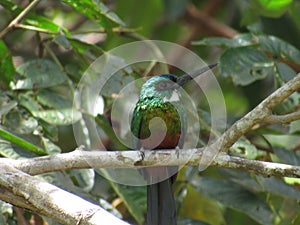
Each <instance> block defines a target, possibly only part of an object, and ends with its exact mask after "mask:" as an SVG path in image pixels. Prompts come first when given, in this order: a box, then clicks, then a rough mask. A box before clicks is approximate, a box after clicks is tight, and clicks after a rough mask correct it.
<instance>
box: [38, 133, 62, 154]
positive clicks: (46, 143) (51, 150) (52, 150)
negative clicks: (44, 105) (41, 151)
mask: <svg viewBox="0 0 300 225" xmlns="http://www.w3.org/2000/svg"><path fill="white" fill-rule="evenodd" d="M41 139H42V145H43V147H44V148H45V149H46V151H47V153H48V154H49V155H55V154H58V153H61V149H60V147H58V146H57V145H56V144H54V143H53V142H52V141H50V140H49V139H48V138H45V137H41Z"/></svg>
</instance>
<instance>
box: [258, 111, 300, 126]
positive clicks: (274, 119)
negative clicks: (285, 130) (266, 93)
mask: <svg viewBox="0 0 300 225" xmlns="http://www.w3.org/2000/svg"><path fill="white" fill-rule="evenodd" d="M296 120H300V111H297V112H293V113H289V114H285V115H270V116H268V117H266V118H265V119H264V122H265V123H268V124H284V123H290V122H293V121H296Z"/></svg>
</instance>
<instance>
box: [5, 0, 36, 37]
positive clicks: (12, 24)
mask: <svg viewBox="0 0 300 225" xmlns="http://www.w3.org/2000/svg"><path fill="white" fill-rule="evenodd" d="M39 2H40V0H33V1H32V2H30V3H29V4H28V5H27V6H26V8H25V9H24V10H23V11H22V12H21V13H20V14H19V15H18V16H17V17H16V18H15V19H13V20H12V21H11V22H10V23H9V24H8V25H7V27H5V28H4V29H3V30H2V31H1V32H0V39H1V38H3V37H4V36H5V35H6V34H7V33H8V32H10V31H11V30H12V29H13V28H14V27H15V26H16V25H17V24H18V23H19V22H20V21H21V20H22V19H23V18H24V17H25V16H26V15H27V14H28V13H29V12H30V10H31V9H32V8H34V7H35V6H36V5H37V4H38V3H39Z"/></svg>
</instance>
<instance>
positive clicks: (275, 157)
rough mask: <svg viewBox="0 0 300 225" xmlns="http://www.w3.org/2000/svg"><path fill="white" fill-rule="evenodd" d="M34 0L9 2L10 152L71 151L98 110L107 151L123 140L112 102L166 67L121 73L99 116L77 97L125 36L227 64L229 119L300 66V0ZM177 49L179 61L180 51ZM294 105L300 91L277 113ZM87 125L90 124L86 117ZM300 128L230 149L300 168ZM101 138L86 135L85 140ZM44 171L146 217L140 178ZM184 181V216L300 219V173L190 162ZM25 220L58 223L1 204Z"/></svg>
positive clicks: (257, 136)
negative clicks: (78, 131)
mask: <svg viewBox="0 0 300 225" xmlns="http://www.w3.org/2000/svg"><path fill="white" fill-rule="evenodd" d="M36 3H38V4H36ZM29 4H30V2H29V1H21V0H19V1H18V0H0V30H1V31H0V90H1V92H0V123H1V124H0V155H1V157H8V158H14V159H20V158H29V157H36V156H39V155H49V154H56V153H60V152H68V151H72V150H74V149H75V148H76V147H77V143H76V142H75V139H74V135H73V130H72V124H74V123H78V121H81V120H83V119H84V118H85V117H86V116H88V117H92V118H95V119H96V121H97V125H98V129H99V132H100V133H101V134H102V135H101V137H103V139H102V143H104V144H105V147H106V148H107V149H111V150H113V149H123V148H124V146H122V144H121V143H120V142H119V141H118V140H117V138H116V136H115V134H114V132H113V130H112V129H111V127H110V125H111V123H113V122H114V118H112V117H111V116H110V108H111V106H112V103H113V100H114V99H115V98H116V97H117V96H118V91H119V90H120V88H121V87H122V85H124V84H126V83H128V82H130V81H132V80H133V79H135V78H139V77H141V76H144V75H148V76H149V75H150V76H151V75H155V74H156V73H158V72H159V71H162V70H163V69H162V67H163V66H160V65H156V66H154V67H150V66H149V65H141V66H139V65H134V66H131V67H130V68H128V69H127V70H124V71H120V72H119V73H118V74H117V75H116V76H114V77H113V79H112V80H110V81H109V82H108V84H107V85H108V86H107V90H109V91H110V92H106V94H105V93H104V94H102V96H101V97H102V98H101V100H102V101H103V104H104V108H103V109H102V108H101V109H99V111H97V112H95V115H87V114H86V113H85V112H83V111H82V110H81V109H80V108H77V107H76V106H74V104H73V98H74V95H75V94H76V88H78V83H79V81H80V79H81V77H82V75H83V73H84V71H85V70H86V69H87V68H88V66H89V65H90V63H91V62H93V61H94V60H95V59H96V58H98V57H99V56H101V55H103V54H104V53H105V52H106V51H108V50H110V49H112V48H114V47H117V46H119V45H121V44H124V43H129V42H132V41H136V40H144V39H158V40H164V41H170V42H175V43H178V44H180V45H182V46H184V47H187V48H189V49H191V50H192V51H194V52H195V53H196V54H197V55H199V56H200V57H201V58H202V59H204V60H205V61H206V62H208V63H213V62H216V61H219V62H220V66H219V69H218V71H217V72H216V76H217V79H218V80H219V83H220V85H221V88H222V90H223V94H224V97H225V101H226V107H227V117H228V126H230V125H231V124H232V123H233V122H234V121H236V120H237V119H238V118H241V117H242V116H243V115H245V113H246V112H248V111H249V110H251V109H252V108H253V107H255V106H256V105H257V104H258V103H259V102H260V101H262V100H263V99H264V98H265V97H267V96H268V95H269V94H270V93H271V92H272V91H274V90H275V89H277V88H278V87H280V86H281V85H283V84H284V83H285V82H286V81H288V80H290V79H291V78H292V77H294V76H295V74H296V73H298V72H299V71H300V51H299V49H300V42H299V39H300V1H299V0H281V1H278V0H253V1H249V0H239V1H238V0H234V1H229V0H201V1H192V0H175V1H171V0H152V1H139V0H127V1H115V0H107V1H99V0H82V1H75V0H62V1H51V0H41V1H32V2H31V4H32V5H31V6H29V7H28V5H29ZM24 9H25V10H24ZM24 11H25V12H26V13H25V14H24V15H23V16H20V15H21V12H24ZM16 18H17V19H18V20H15V19H16ZM177 57H178V59H179V60H180V53H178V56H177ZM118 62H122V59H116V63H118ZM149 68H150V69H149ZM169 70H170V71H171V72H174V71H175V72H176V70H174V68H169ZM188 89H189V91H190V92H191V91H192V90H191V89H192V88H189V87H188ZM297 110H299V93H295V94H293V95H292V96H291V97H290V98H289V99H287V101H285V102H284V103H283V104H281V105H280V106H278V107H277V108H276V110H275V112H276V113H278V114H284V113H289V112H294V111H297ZM207 111H208V109H207V107H206V106H205V104H204V105H201V104H199V114H200V115H201V118H202V120H203V124H201V143H205V142H206V141H207V140H206V138H207V136H208V135H207V134H208V132H209V131H210V130H209V126H208V125H209V123H210V117H209V113H208V112H207ZM81 126H82V127H81V128H82V130H84V129H85V128H86V127H85V126H87V125H86V124H81ZM299 135H300V123H299V121H295V122H292V123H291V124H282V125H271V126H267V125H262V126H258V127H255V128H254V129H253V130H251V132H249V133H248V134H246V135H245V136H244V137H243V138H241V139H240V140H239V141H238V142H237V143H235V144H234V146H233V147H232V148H231V150H230V153H231V154H233V155H238V156H241V157H247V158H250V159H257V160H265V161H273V162H282V163H287V164H291V165H298V166H299V165H300V138H299ZM92 138H93V137H92V135H91V134H90V135H84V134H82V139H83V143H84V144H85V146H86V147H87V148H89V147H91V146H90V143H91V140H90V139H92ZM95 146H96V147H97V145H95ZM95 146H94V147H95ZM199 146H200V145H199ZM40 177H41V178H43V179H45V180H48V181H49V182H51V183H53V184H55V185H57V186H59V187H62V188H64V189H66V190H69V191H70V192H73V193H75V194H77V195H80V196H82V197H83V198H85V199H87V200H89V201H92V202H94V203H97V204H100V205H101V206H102V207H104V208H106V209H107V210H109V211H111V212H112V213H114V214H115V215H117V216H119V217H121V218H123V219H124V220H127V221H129V222H130V223H132V224H143V221H144V214H145V201H146V198H145V189H144V188H143V187H129V186H122V185H118V184H116V183H113V182H110V181H107V180H106V179H104V178H103V177H102V176H100V175H99V174H98V173H95V172H94V170H78V171H77V170H74V171H62V172H57V173H49V174H44V175H41V176H40ZM175 190H176V191H175V195H176V201H177V205H178V219H179V222H178V223H179V224H182V225H183V224H190V225H194V224H195V225H196V224H197V225H202V224H210V225H225V224H228V225H229V224H230V225H237V224H247V225H256V224H264V225H271V224H276V225H284V224H292V225H297V224H300V206H299V200H300V182H299V179H292V178H280V179H279V178H274V177H271V178H265V177H262V176H260V175H255V174H251V173H247V172H241V171H234V170H228V169H220V168H209V169H207V170H206V171H205V172H202V173H201V174H199V172H198V170H197V168H193V167H188V168H184V169H182V170H181V171H180V174H179V176H178V179H177V182H176V184H175ZM25 220H26V221H27V223H28V224H34V225H37V224H45V223H47V224H57V223H56V222H55V221H52V220H51V219H49V218H42V217H40V216H38V215H33V214H31V213H30V212H27V211H24V210H22V209H19V208H17V207H13V206H12V205H10V204H7V203H4V202H0V224H24V223H22V222H21V221H25Z"/></svg>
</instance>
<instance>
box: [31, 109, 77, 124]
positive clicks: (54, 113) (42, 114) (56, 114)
mask: <svg viewBox="0 0 300 225" xmlns="http://www.w3.org/2000/svg"><path fill="white" fill-rule="evenodd" d="M31 113H32V115H33V116H34V117H36V118H39V119H42V120H44V121H46V122H47V123H49V124H52V125H71V124H73V123H75V122H77V121H78V120H80V119H81V113H80V112H79V111H77V110H75V109H72V108H68V109H60V110H43V111H31Z"/></svg>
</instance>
